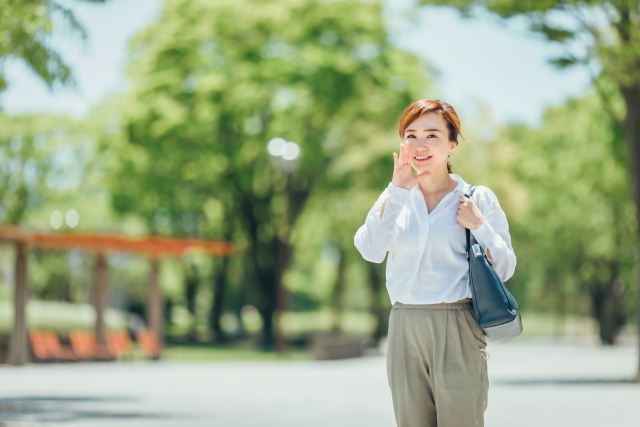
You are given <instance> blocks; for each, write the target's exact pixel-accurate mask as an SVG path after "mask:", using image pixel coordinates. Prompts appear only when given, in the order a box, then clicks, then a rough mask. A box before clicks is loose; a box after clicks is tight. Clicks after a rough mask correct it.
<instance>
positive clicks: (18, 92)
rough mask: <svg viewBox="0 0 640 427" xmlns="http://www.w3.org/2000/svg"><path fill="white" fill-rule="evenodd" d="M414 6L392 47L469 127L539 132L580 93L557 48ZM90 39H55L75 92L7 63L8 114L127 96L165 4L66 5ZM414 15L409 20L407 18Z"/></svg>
mask: <svg viewBox="0 0 640 427" xmlns="http://www.w3.org/2000/svg"><path fill="white" fill-rule="evenodd" d="M413 1H414V0H386V7H385V12H384V15H385V19H386V20H387V22H388V27H389V31H390V37H391V40H392V42H393V43H394V44H395V45H396V46H398V47H401V48H404V49H408V50H410V51H412V52H414V53H416V54H417V55H418V56H420V57H421V58H422V59H423V60H425V61H426V62H427V63H428V64H429V66H430V67H432V68H433V69H435V70H436V71H437V76H438V77H437V81H436V85H437V86H438V87H439V93H440V95H439V96H440V99H441V100H443V101H446V102H448V103H450V104H452V105H453V106H454V108H456V110H457V111H458V114H459V115H460V117H461V119H462V120H463V122H464V121H465V120H473V117H476V116H477V115H479V114H481V113H484V114H489V115H490V116H491V118H492V119H493V120H495V121H496V122H497V123H501V124H506V123H514V122H518V123H526V124H529V125H531V126H537V125H539V124H540V121H541V118H542V113H543V112H544V109H545V107H546V106H558V105H561V104H562V103H563V102H565V101H566V100H567V99H568V98H570V97H578V96H581V95H583V94H584V93H585V92H586V91H587V90H588V89H589V86H590V79H589V76H588V74H587V72H586V70H584V69H581V68H574V69H569V70H563V71H560V70H557V69H556V68H554V67H553V66H551V65H549V64H548V60H549V59H550V58H553V57H555V56H557V55H558V54H559V53H560V50H559V47H558V46H554V45H553V44H551V43H549V42H546V41H544V40H541V39H540V38H539V37H536V36H533V35H530V34H527V33H526V32H525V31H522V30H520V31H519V30H516V29H509V28H504V26H500V25H497V24H496V23H495V22H494V21H493V20H491V19H489V18H488V17H481V18H477V19H465V18H462V17H461V16H460V15H459V13H458V12H457V11H455V10H454V9H452V8H449V7H434V6H429V7H422V8H421V9H420V11H419V13H417V14H415V13H413V14H412V13H411V12H410V11H411V6H412V3H413ZM65 2H66V3H68V4H69V5H71V6H72V7H73V9H74V11H75V13H76V15H77V17H78V19H79V20H80V22H82V23H83V25H84V26H85V28H86V29H87V32H88V35H89V37H88V40H87V41H86V42H84V43H81V42H79V41H78V40H77V37H71V36H69V35H65V34H56V35H55V37H54V44H55V46H57V47H58V49H59V50H60V51H61V52H62V54H63V56H64V58H65V59H66V61H67V62H68V63H69V65H70V66H71V68H72V69H73V72H74V74H75V77H76V81H77V84H76V86H75V87H73V88H69V87H63V88H55V89H54V90H50V89H48V88H47V86H46V85H45V84H44V83H42V82H41V81H40V80H39V79H38V78H37V77H36V76H35V75H34V74H33V73H32V72H31V71H30V70H29V69H27V67H26V66H24V65H23V64H21V63H19V62H18V61H10V62H8V63H7V64H6V66H5V70H6V72H7V80H8V82H9V88H8V89H7V90H6V91H5V92H3V93H2V94H1V95H0V105H1V106H2V108H3V110H4V111H5V113H8V114H21V113H29V112H33V113H40V112H43V113H55V114H71V115H73V116H75V117H78V118H81V117H83V116H84V115H85V114H86V113H87V112H88V111H89V110H90V108H91V106H93V105H96V104H97V103H99V102H100V101H101V100H103V99H104V98H105V97H106V96H108V95H110V94H112V93H116V92H120V91H124V90H126V88H127V79H126V76H125V73H124V68H125V65H126V61H127V52H128V42H129V40H130V39H131V37H132V36H134V35H135V34H136V33H138V32H139V31H140V30H142V29H143V28H144V27H145V26H146V25H148V24H150V23H152V22H153V21H154V20H156V19H158V17H159V14H160V10H161V8H162V3H163V2H162V0H135V1H129V0H111V1H109V2H107V3H106V4H89V3H80V2H72V1H71V0H65ZM409 15H412V17H413V19H407V16H409Z"/></svg>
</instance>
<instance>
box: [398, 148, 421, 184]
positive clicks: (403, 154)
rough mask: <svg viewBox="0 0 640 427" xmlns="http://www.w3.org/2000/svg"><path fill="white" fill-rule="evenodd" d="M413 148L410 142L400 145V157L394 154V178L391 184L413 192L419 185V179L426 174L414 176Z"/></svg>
mask: <svg viewBox="0 0 640 427" xmlns="http://www.w3.org/2000/svg"><path fill="white" fill-rule="evenodd" d="M412 156H413V153H412V152H411V146H409V143H408V142H405V143H402V144H400V157H398V155H397V154H396V153H393V178H392V179H391V183H392V184H393V185H395V186H396V187H401V188H405V189H407V190H411V189H412V188H413V187H414V186H415V185H416V184H417V183H418V178H419V177H420V176H421V175H423V174H424V172H423V173H421V174H418V175H414V174H413V171H412V170H411V158H412Z"/></svg>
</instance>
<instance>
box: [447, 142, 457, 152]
mask: <svg viewBox="0 0 640 427" xmlns="http://www.w3.org/2000/svg"><path fill="white" fill-rule="evenodd" d="M457 146H458V141H449V147H450V148H451V151H449V154H453V151H454V150H455V149H456V147H457Z"/></svg>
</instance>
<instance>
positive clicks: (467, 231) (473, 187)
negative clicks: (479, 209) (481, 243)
mask: <svg viewBox="0 0 640 427" xmlns="http://www.w3.org/2000/svg"><path fill="white" fill-rule="evenodd" d="M477 187H478V186H477V185H475V184H471V185H470V186H469V194H465V197H467V198H468V199H470V198H471V196H473V192H474V191H476V188H477ZM465 233H466V235H467V258H469V250H470V249H471V231H470V230H469V229H468V228H466V227H465Z"/></svg>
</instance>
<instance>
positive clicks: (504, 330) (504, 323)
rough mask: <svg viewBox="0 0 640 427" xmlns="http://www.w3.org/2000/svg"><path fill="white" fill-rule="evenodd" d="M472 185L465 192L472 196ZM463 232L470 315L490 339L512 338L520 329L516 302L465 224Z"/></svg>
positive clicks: (519, 332) (503, 339)
mask: <svg viewBox="0 0 640 427" xmlns="http://www.w3.org/2000/svg"><path fill="white" fill-rule="evenodd" d="M475 189H476V185H472V186H471V187H470V189H469V194H468V195H466V196H467V197H468V198H471V196H472V195H473V192H474V191H475ZM466 234H467V258H468V259H469V284H470V286H471V294H472V303H473V316H474V317H475V319H476V322H477V323H478V326H480V329H482V331H483V332H484V334H485V335H486V336H487V338H488V339H489V340H490V341H491V342H501V341H507V340H509V339H511V338H515V337H517V336H518V335H520V334H521V333H522V321H521V319H520V311H519V310H518V304H516V300H515V299H514V298H513V295H511V293H510V292H509V290H508V289H507V287H506V286H505V285H504V283H503V282H502V280H501V279H500V277H498V275H497V274H496V272H495V271H494V270H493V267H491V263H490V262H489V260H488V259H487V257H486V255H485V253H484V250H483V249H482V247H481V246H480V245H479V244H478V243H474V244H472V242H471V233H470V231H469V229H468V228H467V229H466ZM473 241H474V242H475V239H474V240H473Z"/></svg>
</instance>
